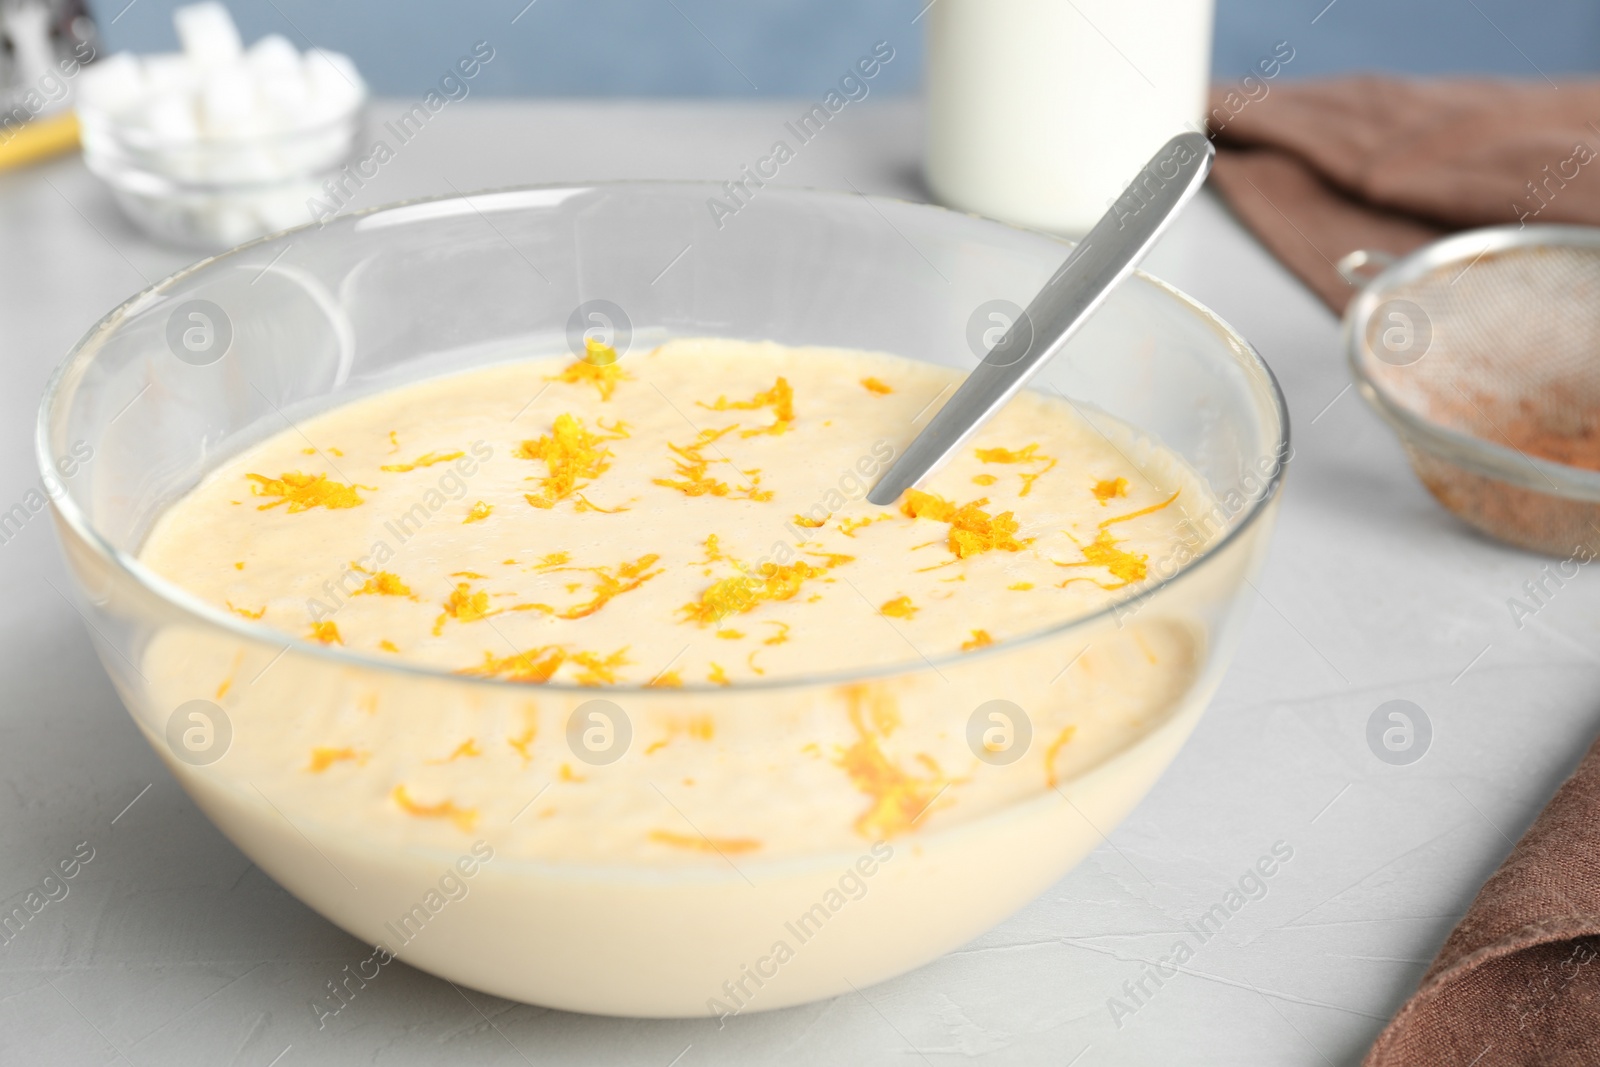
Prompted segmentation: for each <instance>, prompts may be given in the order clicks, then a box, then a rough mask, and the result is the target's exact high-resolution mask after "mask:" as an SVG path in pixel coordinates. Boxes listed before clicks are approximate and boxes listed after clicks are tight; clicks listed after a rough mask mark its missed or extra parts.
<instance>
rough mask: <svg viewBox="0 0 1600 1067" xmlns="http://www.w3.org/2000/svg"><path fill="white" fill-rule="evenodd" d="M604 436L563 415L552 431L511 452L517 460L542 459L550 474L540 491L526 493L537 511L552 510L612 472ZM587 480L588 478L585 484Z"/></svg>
mask: <svg viewBox="0 0 1600 1067" xmlns="http://www.w3.org/2000/svg"><path fill="white" fill-rule="evenodd" d="M614 440H617V437H616V436H615V435H613V436H610V437H602V436H600V435H598V434H593V433H590V432H589V431H588V429H586V428H585V427H584V425H583V423H582V422H581V421H579V420H578V419H575V418H573V417H572V416H571V415H569V414H566V413H563V414H560V415H557V416H556V419H555V422H554V423H553V424H552V426H551V432H550V433H549V434H547V435H545V436H544V437H540V438H538V439H537V440H532V441H523V442H522V443H521V444H520V445H518V446H517V448H516V449H515V450H514V451H513V452H512V453H511V454H512V455H513V456H515V457H516V458H518V459H532V460H543V461H544V463H545V466H546V468H547V469H548V471H549V473H548V474H547V475H546V476H545V477H544V478H542V479H537V480H538V481H539V482H540V491H539V492H538V493H537V494H535V493H525V494H523V495H524V498H525V499H526V500H527V501H528V503H530V504H532V505H533V506H534V507H536V508H545V509H548V508H553V507H555V506H556V504H557V503H558V502H559V501H562V500H565V499H566V498H567V497H569V496H571V495H573V494H574V493H576V492H577V491H578V490H579V489H582V488H584V487H585V486H586V485H588V483H589V481H592V480H593V479H595V478H598V477H600V475H602V474H604V473H605V472H606V471H608V470H610V469H611V459H612V452H611V450H610V449H609V448H607V447H606V446H605V442H607V441H614ZM584 479H587V481H585V480H584Z"/></svg>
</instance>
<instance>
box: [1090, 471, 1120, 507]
mask: <svg viewBox="0 0 1600 1067" xmlns="http://www.w3.org/2000/svg"><path fill="white" fill-rule="evenodd" d="M1090 492H1092V493H1093V494H1094V498H1095V499H1096V500H1098V501H1100V505H1101V507H1104V506H1105V505H1107V504H1109V503H1111V501H1112V500H1114V499H1116V498H1117V497H1119V496H1127V495H1128V479H1126V478H1104V479H1102V480H1100V481H1098V482H1095V483H1094V487H1093V488H1092V489H1090Z"/></svg>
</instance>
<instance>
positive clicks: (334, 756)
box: [306, 748, 360, 774]
mask: <svg viewBox="0 0 1600 1067" xmlns="http://www.w3.org/2000/svg"><path fill="white" fill-rule="evenodd" d="M359 759H360V756H359V755H358V754H357V753H356V750H355V749H353V748H314V749H312V750H311V762H310V763H309V764H307V765H306V770H308V771H310V772H311V773H312V774H321V773H322V772H323V771H325V770H327V769H328V768H329V767H332V766H333V765H334V764H335V763H341V762H343V761H345V760H359Z"/></svg>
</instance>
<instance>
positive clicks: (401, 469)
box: [378, 452, 466, 474]
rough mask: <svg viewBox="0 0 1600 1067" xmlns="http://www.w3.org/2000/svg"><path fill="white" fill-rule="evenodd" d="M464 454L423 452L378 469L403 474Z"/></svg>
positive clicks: (463, 453) (457, 457)
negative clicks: (409, 458)
mask: <svg viewBox="0 0 1600 1067" xmlns="http://www.w3.org/2000/svg"><path fill="white" fill-rule="evenodd" d="M464 455H466V453H465V452H424V453H423V454H422V455H420V456H418V457H417V458H416V459H414V460H412V461H411V462H410V463H390V464H387V465H385V466H383V467H379V468H378V469H379V470H386V471H395V472H396V473H399V474H404V473H405V472H407V471H414V470H416V469H417V468H418V467H431V466H433V465H434V464H435V463H447V462H449V461H450V460H452V459H460V458H461V457H462V456H464Z"/></svg>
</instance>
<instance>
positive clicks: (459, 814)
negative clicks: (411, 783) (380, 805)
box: [390, 785, 478, 832]
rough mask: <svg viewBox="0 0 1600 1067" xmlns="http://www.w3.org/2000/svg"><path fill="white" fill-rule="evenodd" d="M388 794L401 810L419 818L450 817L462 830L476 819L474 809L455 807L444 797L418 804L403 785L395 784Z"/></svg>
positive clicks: (452, 802)
mask: <svg viewBox="0 0 1600 1067" xmlns="http://www.w3.org/2000/svg"><path fill="white" fill-rule="evenodd" d="M390 795H391V796H392V797H393V798H394V802H395V803H396V804H398V805H399V806H400V810H401V811H404V812H405V813H406V814H407V815H415V816H416V817H417V818H419V819H450V820H453V821H454V822H455V824H456V826H458V827H459V828H460V829H461V830H462V831H464V832H470V831H471V830H472V826H473V824H474V823H476V822H477V821H478V813H477V811H476V810H475V809H473V808H461V807H457V806H456V802H455V801H453V800H449V799H445V800H441V801H440V802H439V803H437V804H419V803H417V802H416V801H415V800H412V799H411V797H410V795H409V794H407V793H406V787H405V786H403V785H397V786H395V787H394V792H393V793H392V794H390Z"/></svg>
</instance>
